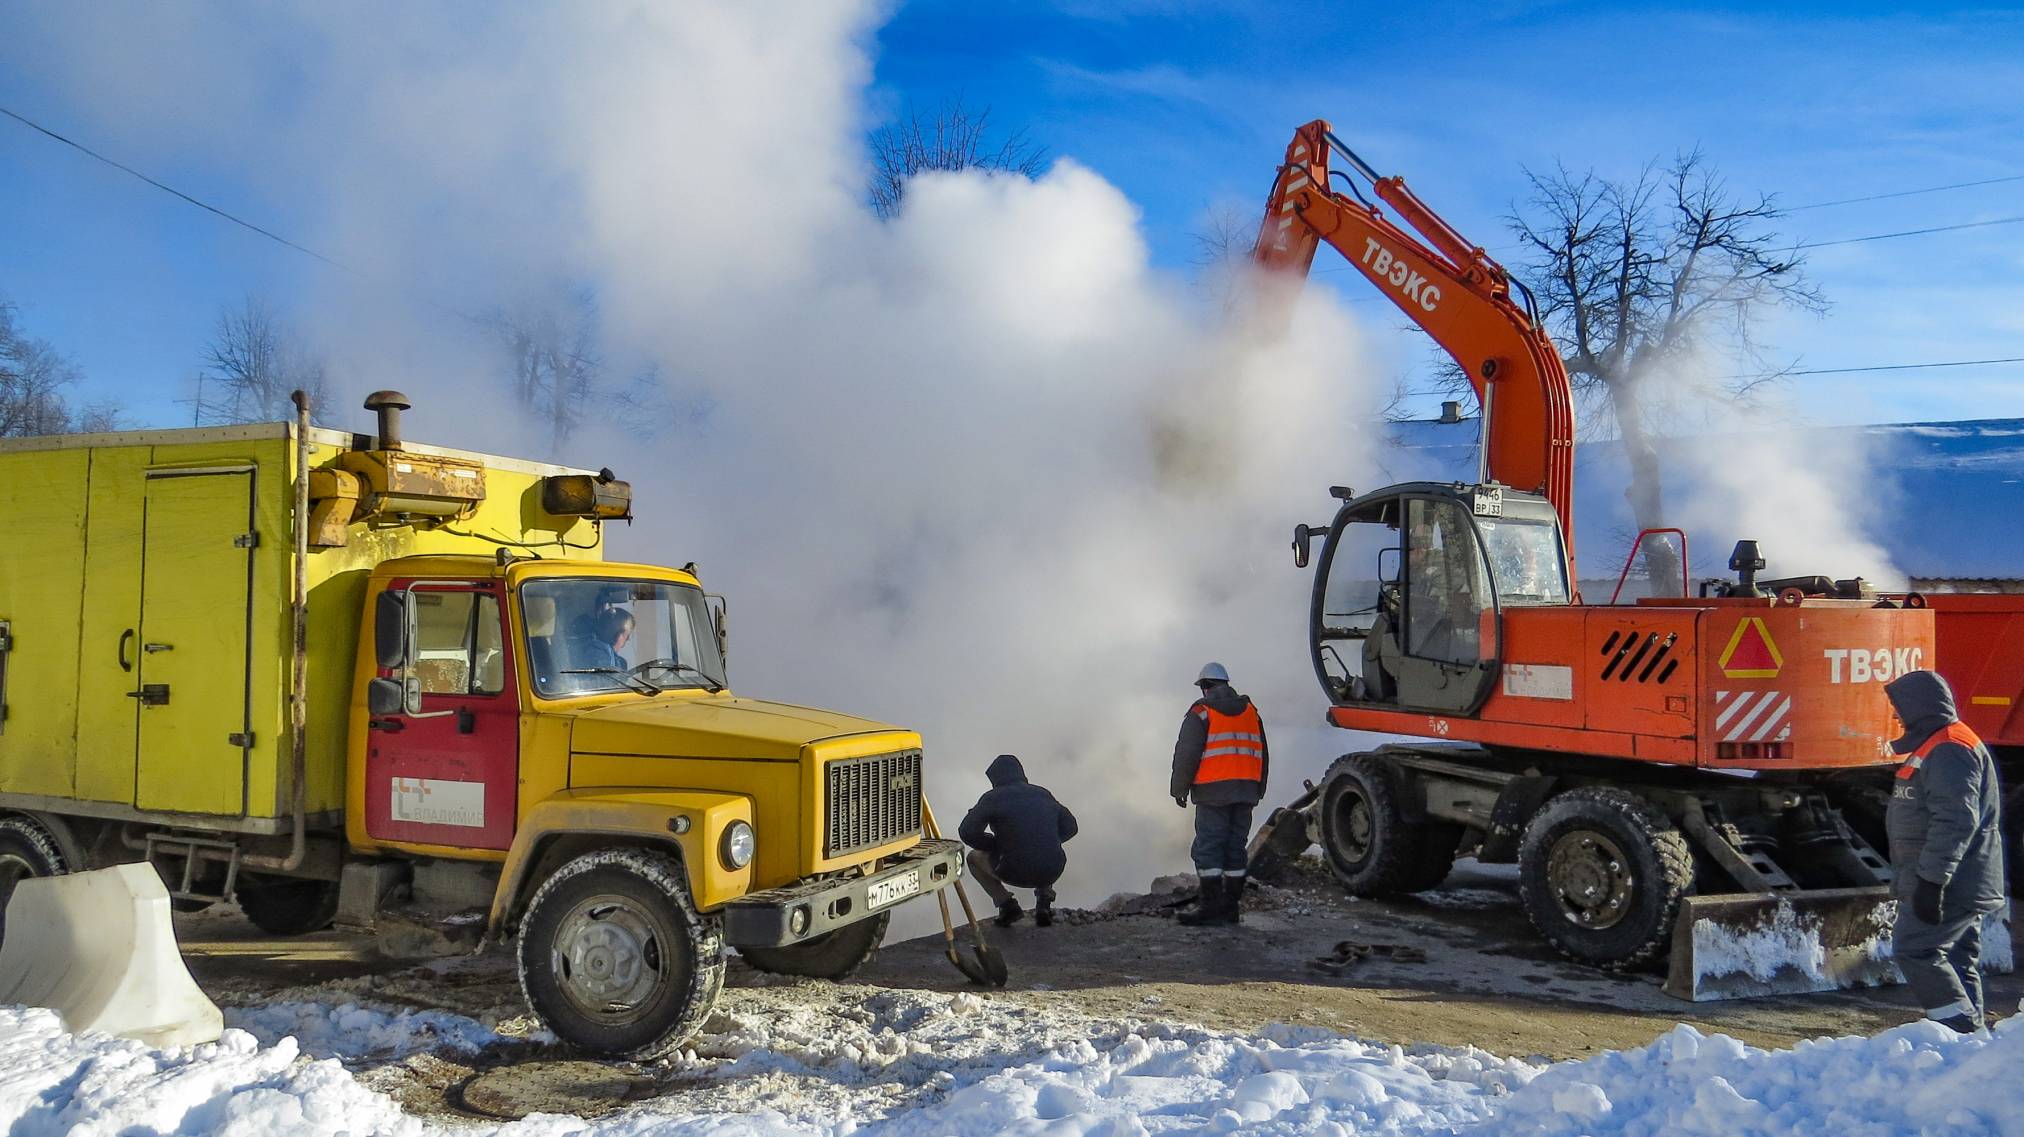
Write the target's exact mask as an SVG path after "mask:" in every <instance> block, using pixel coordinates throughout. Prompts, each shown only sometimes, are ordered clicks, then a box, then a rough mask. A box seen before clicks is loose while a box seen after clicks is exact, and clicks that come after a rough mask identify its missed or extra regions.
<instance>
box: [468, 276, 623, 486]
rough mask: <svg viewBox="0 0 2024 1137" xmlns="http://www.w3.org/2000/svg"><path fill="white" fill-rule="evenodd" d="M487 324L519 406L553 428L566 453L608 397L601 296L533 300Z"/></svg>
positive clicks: (553, 438) (552, 436)
mask: <svg viewBox="0 0 2024 1137" xmlns="http://www.w3.org/2000/svg"><path fill="white" fill-rule="evenodd" d="M487 324H488V327H489V328H490V330H491V332H492V335H493V338H494V339H495V340H496V341H497V343H498V344H499V346H500V348H502V349H503V350H504V352H505V355H506V362H507V367H508V373H507V379H508V384H509V387H510V390H511V391H512V395H513V401H514V402H515V403H516V404H518V405H519V407H520V409H521V410H522V411H524V412H526V413H527V414H528V415H530V416H532V417H534V418H536V419H537V420H539V421H541V422H542V423H543V424H544V425H545V426H546V427H547V430H548V436H549V441H550V444H551V445H552V446H554V447H555V448H556V449H557V450H560V449H561V448H562V446H563V444H564V443H566V442H567V441H569V436H570V435H571V434H573V433H575V431H576V429H577V428H578V427H579V426H581V425H582V423H583V420H584V418H585V417H586V416H587V415H588V414H590V413H591V411H592V409H593V408H594V407H595V405H596V404H597V403H598V402H599V401H600V400H602V399H604V398H605V397H606V395H607V392H606V390H605V370H606V369H605V360H604V351H603V348H602V345H601V342H600V329H599V319H598V310H597V298H596V296H595V295H594V294H592V293H591V292H590V290H588V289H577V290H574V291H571V292H569V293H567V294H566V295H564V296H562V297H560V298H559V299H555V300H551V301H530V302H527V303H523V304H521V305H519V306H518V307H515V308H513V309H510V310H501V311H499V312H496V313H494V314H493V315H492V316H491V318H490V319H489V320H488V321H487Z"/></svg>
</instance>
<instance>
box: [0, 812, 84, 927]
mask: <svg viewBox="0 0 2024 1137" xmlns="http://www.w3.org/2000/svg"><path fill="white" fill-rule="evenodd" d="M69 871H70V865H69V864H68V863H66V862H65V861H64V859H63V849H62V848H61V847H60V846H58V845H57V843H56V838H55V837H54V836H52V835H51V834H50V832H49V830H48V829H45V828H43V826H42V823H41V822H39V821H37V820H35V819H34V818H32V817H28V816H26V815H24V814H19V813H6V814H0V942H4V941H5V940H6V938H7V901H8V900H10V899H11V898H12V897H13V896H14V886H15V885H17V884H19V883H21V882H22V881H24V880H27V879H28V878H30V877H37V876H60V875H62V874H64V873H67V872H69Z"/></svg>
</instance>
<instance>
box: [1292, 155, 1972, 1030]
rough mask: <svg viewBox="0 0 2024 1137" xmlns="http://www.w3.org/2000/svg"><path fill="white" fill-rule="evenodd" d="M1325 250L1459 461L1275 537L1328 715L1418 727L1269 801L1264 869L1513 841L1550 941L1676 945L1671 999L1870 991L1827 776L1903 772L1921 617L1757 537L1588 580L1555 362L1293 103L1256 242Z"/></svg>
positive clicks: (1449, 235) (1525, 320)
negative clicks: (1760, 573)
mask: <svg viewBox="0 0 2024 1137" xmlns="http://www.w3.org/2000/svg"><path fill="white" fill-rule="evenodd" d="M1337 160H1340V164H1341V167H1342V168H1337ZM1323 244H1326V245H1328V246H1330V247H1332V248H1334V249H1335V250H1336V251H1337V252H1339V253H1340V254H1342V256H1343V258H1344V259H1345V260H1347V261H1348V262H1349V265H1350V267H1352V268H1353V269H1355V270H1356V271H1357V272H1359V273H1361V274H1362V275H1363V277H1364V278H1365V279H1366V280H1368V281H1369V282H1370V283H1371V284H1372V285H1374V286H1375V287H1376V288H1377V290H1378V291H1379V292H1380V293H1381V294H1382V295H1384V296H1385V297H1386V298H1387V299H1389V300H1390V301H1391V302H1392V303H1393V304H1394V305H1395V306H1396V307H1397V308H1398V309H1399V310H1400V311H1401V312H1403V313H1405V315H1406V316H1407V317H1408V318H1410V319H1411V320H1412V321H1413V322H1414V323H1416V324H1418V325H1419V326H1420V328H1422V329H1423V330H1425V331H1426V333H1427V334H1428V335H1429V336H1431V337H1432V338H1433V339H1434V341H1435V342H1436V343H1438V344H1440V345H1441V347H1442V348H1443V349H1445V350H1446V351H1447V352H1448V354H1449V355H1451V356H1452V357H1453V358H1454V360H1455V362H1456V363H1457V364H1458V365H1459V366H1460V367H1461V369H1462V370H1463V371H1464V372H1466V373H1467V375H1468V377H1469V382H1470V384H1471V385H1472V386H1473V387H1474V389H1475V393H1476V396H1477V401H1478V404H1479V406H1480V409H1481V419H1480V421H1481V442H1480V447H1479V449H1480V454H1479V465H1478V469H1477V472H1476V478H1475V481H1474V482H1467V483H1436V482H1414V483H1410V484H1405V485H1395V486H1388V487H1386V488H1384V489H1380V490H1376V491H1374V492H1368V493H1355V492H1353V491H1351V490H1350V489H1348V488H1346V487H1340V486H1338V487H1334V488H1333V489H1331V491H1330V493H1331V495H1332V496H1333V497H1334V498H1335V499H1336V502H1337V504H1336V506H1335V516H1334V518H1333V519H1332V520H1331V521H1330V522H1329V523H1327V524H1325V525H1302V526H1300V527H1298V528H1297V529H1296V531H1295V535H1294V559H1295V562H1296V564H1298V565H1300V566H1301V567H1303V568H1304V567H1307V566H1308V564H1309V562H1310V559H1312V561H1313V564H1314V569H1315V581H1314V591H1313V603H1312V609H1311V616H1310V649H1311V652H1312V655H1313V661H1314V668H1315V674H1316V676H1317V678H1318V679H1319V680H1320V682H1321V687H1322V689H1323V691H1324V692H1326V694H1327V696H1328V699H1329V703H1330V707H1329V710H1328V720H1329V721H1330V722H1331V723H1332V724H1334V725H1336V726H1339V727H1343V728H1346V729H1350V730H1358V731H1370V732H1376V733H1380V734H1388V735H1392V736H1405V737H1406V738H1407V739H1410V741H1398V742H1393V743H1389V744H1385V745H1380V746H1377V747H1376V748H1375V749H1372V750H1368V751H1364V752H1359V753H1353V754H1348V755H1345V756H1343V757H1342V758H1340V759H1338V760H1337V761H1336V762H1335V763H1334V764H1333V765H1332V766H1331V767H1330V768H1329V770H1328V772H1327V774H1326V776H1325V777H1324V778H1323V780H1322V781H1321V782H1320V783H1319V784H1310V786H1309V788H1308V792H1307V793H1306V794H1305V795H1303V796H1302V797H1301V798H1300V799H1299V800H1298V801H1296V802H1294V803H1293V804H1292V805H1291V806H1289V807H1286V808H1284V809H1281V810H1277V811H1275V812H1274V814H1273V816H1272V817H1271V818H1270V819H1268V822H1267V824H1266V826H1265V827H1264V828H1263V830H1262V831H1261V832H1260V834H1259V835H1258V837H1257V838H1255V839H1254V843H1253V849H1254V854H1255V857H1254V860H1255V861H1256V863H1257V864H1258V867H1259V868H1261V869H1264V870H1268V871H1269V869H1270V867H1271V863H1272V862H1273V861H1274V860H1276V859H1281V858H1284V857H1285V856H1287V855H1289V854H1297V853H1299V852H1301V851H1304V850H1305V849H1306V848H1307V847H1308V846H1309V845H1310V844H1312V843H1318V844H1319V845H1320V846H1321V849H1322V851H1323V853H1324V855H1325V859H1326V861H1327V863H1328V865H1329V867H1330V868H1331V869H1332V870H1333V872H1334V873H1335V875H1336V877H1337V878H1338V879H1339V880H1340V881H1341V882H1342V883H1343V885H1345V886H1346V887H1347V888H1348V889H1349V891H1351V892H1352V893H1355V894H1357V895H1361V896H1382V895H1387V894H1397V893H1409V892H1416V891H1422V890H1426V889H1430V888H1433V887H1435V886H1436V885H1438V884H1439V883H1440V882H1441V881H1442V880H1444V879H1445V878H1446V877H1447V875H1448V872H1449V870H1450V869H1451V868H1452V866H1453V864H1454V861H1455V859H1456V858H1457V857H1458V856H1463V855H1469V856H1474V857H1476V858H1477V859H1478V860H1479V861H1481V862H1485V863H1507V864H1508V863H1514V862H1515V863H1516V864H1517V866H1518V878H1519V889H1520V893H1521V895H1522V898H1523V901H1524V905H1525V908H1526V911H1527V914H1528V915H1529V917H1530V919H1531V921H1532V923H1533V925H1534V926H1535V927H1536V928H1537V929H1538V930H1539V932H1540V933H1541V935H1543V936H1544V937H1545V938H1546V939H1547V940H1548V941H1550V942H1551V943H1552V944H1553V945H1554V946H1555V947H1557V948H1559V949H1560V950H1561V951H1562V952H1563V953H1565V954H1566V955H1568V956H1570V957H1572V958H1574V959H1577V960H1581V961H1585V962H1588V963H1592V964H1596V965H1600V966H1604V967H1609V968H1616V969H1629V968H1642V967H1648V966H1651V965H1654V964H1657V963H1659V962H1660V961H1663V960H1667V959H1669V960H1670V963H1671V974H1670V977H1669V980H1668V984H1667V987H1668V990H1671V991H1672V992H1673V993H1675V994H1677V995H1680V996H1682V997H1686V998H1721V997H1730V996H1734V995H1740V994H1761V993H1769V992H1774V991H1800V990H1823V989H1829V988H1834V987H1841V986H1849V985H1867V984H1874V983H1882V982H1891V981H1894V978H1895V977H1894V975H1893V973H1892V972H1893V969H1892V968H1891V965H1890V964H1889V962H1888V960H1887V959H1882V958H1879V952H1878V950H1877V949H1878V948H1879V946H1880V945H1881V944H1884V943H1887V942H1888V940H1889V934H1888V933H1889V929H1890V922H1891V920H1892V919H1893V916H1894V908H1893V907H1892V905H1891V903H1890V896H1891V890H1890V884H1891V874H1890V868H1889V866H1888V864H1887V863H1886V861H1885V860H1884V859H1883V858H1882V857H1881V856H1879V855H1878V853H1877V852H1876V850H1875V849H1874V848H1873V847H1872V846H1871V845H1870V844H1868V843H1867V842H1865V841H1864V840H1863V839H1862V838H1861V837H1860V836H1858V834H1857V832H1856V831H1855V829H1854V828H1853V827H1851V825H1850V824H1849V823H1848V822H1847V820H1846V819H1845V818H1844V816H1843V814H1842V812H1841V810H1840V809H1839V808H1838V806H1837V796H1836V794H1837V787H1838V786H1839V785H1840V784H1841V782H1842V781H1843V780H1846V779H1848V778H1850V777H1852V776H1855V777H1859V776H1860V774H1861V773H1862V772H1864V771H1868V770H1871V769H1874V768H1877V767H1882V766H1888V765H1891V764H1893V763H1894V762H1895V759H1894V758H1893V757H1892V756H1891V755H1890V754H1889V751H1888V746H1887V742H1888V740H1889V739H1890V738H1892V737H1894V736H1895V733H1896V732H1895V730H1894V729H1893V720H1892V715H1891V711H1890V709H1889V704H1888V701H1887V700H1886V698H1885V697H1884V691H1883V687H1884V684H1885V683H1886V682H1888V681H1889V680H1890V679H1891V678H1893V677H1894V676H1896V675H1898V674H1900V673H1902V672H1904V671H1907V670H1911V669H1915V668H1919V667H1924V666H1929V661H1930V660H1931V659H1932V658H1933V635H1934V625H1933V614H1932V613H1931V612H1930V611H1926V610H1923V609H1922V608H1920V607H1918V606H1916V604H1915V603H1905V602H1902V601H1892V600H1879V599H1878V598H1876V597H1874V596H1873V595H1871V594H1866V593H1865V592H1863V591H1862V590H1861V589H1860V587H1859V586H1858V585H1857V584H1856V583H1855V582H1842V583H1841V584H1840V585H1836V584H1834V583H1833V582H1829V583H1828V585H1827V586H1825V587H1821V586H1817V585H1816V584H1814V583H1813V582H1814V581H1815V578H1806V579H1805V581H1804V582H1800V583H1796V584H1795V583H1792V582H1786V581H1767V582H1760V581H1759V580H1758V579H1757V576H1756V573H1757V570H1759V569H1761V568H1763V560H1762V559H1761V558H1760V557H1759V556H1758V555H1757V550H1756V546H1755V544H1754V543H1753V542H1742V543H1740V544H1739V545H1738V546H1737V550H1736V553H1735V556H1734V557H1732V559H1731V561H1730V566H1729V567H1730V568H1731V569H1732V570H1734V571H1735V572H1736V573H1737V577H1736V579H1735V580H1734V581H1724V582H1722V584H1721V586H1720V587H1719V588H1716V589H1713V590H1709V589H1706V588H1704V589H1702V590H1701V591H1702V593H1703V594H1702V595H1699V596H1689V595H1688V593H1689V591H1690V588H1689V583H1688V581H1687V580H1686V577H1685V572H1686V569H1685V566H1686V565H1687V558H1686V555H1685V554H1686V549H1685V547H1684V546H1685V540H1686V535H1685V534H1684V533H1682V532H1679V531H1677V530H1670V531H1649V532H1646V533H1643V534H1640V535H1639V537H1638V540H1637V542H1636V543H1634V545H1633V547H1632V551H1631V558H1630V560H1628V561H1626V564H1625V570H1624V576H1623V577H1620V578H1619V581H1618V587H1617V593H1616V594H1615V595H1613V596H1612V597H1611V602H1610V603H1608V604H1596V603H1588V602H1586V601H1584V600H1583V598H1582V597H1581V596H1580V594H1579V592H1578V590H1577V588H1576V584H1575V581H1574V577H1573V573H1572V565H1573V557H1572V553H1571V549H1570V543H1569V538H1570V534H1571V532H1572V529H1571V521H1572V517H1571V505H1572V498H1573V480H1574V478H1573V465H1574V463H1573V458H1574V413H1573V401H1572V396H1571V390H1570V384H1569V381H1568V376H1567V370H1566V368H1565V366H1564V365H1563V364H1562V362H1561V359H1560V355H1559V353H1558V351H1557V350H1556V349H1555V348H1554V346H1553V343H1552V341H1551V339H1550V338H1549V337H1548V335H1547V333H1546V331H1545V329H1544V327H1543V326H1542V324H1541V321H1540V318H1539V314H1538V310H1537V307H1536V305H1535V304H1534V302H1533V300H1532V298H1531V296H1530V295H1529V293H1528V292H1527V291H1526V289H1525V288H1524V286H1523V285H1522V284H1521V283H1519V282H1518V281H1517V280H1515V279H1513V278H1512V277H1511V276H1510V274H1509V273H1507V272H1506V271H1505V270H1504V268H1503V267H1502V266H1501V265H1499V264H1498V263H1497V262H1496V261H1494V260H1492V259H1491V258H1490V256H1489V255H1488V254H1487V253H1485V252H1484V250H1483V249H1482V248H1481V247H1480V246H1476V245H1473V244H1471V243H1470V242H1468V241H1467V240H1465V239H1464V238H1463V237H1462V236H1461V235H1460V234H1459V233H1457V232H1456V231H1455V229H1454V228H1453V227H1451V226H1449V225H1448V224H1447V223H1446V222H1445V221H1443V220H1442V219H1441V218H1440V217H1439V216H1438V215H1436V214H1435V213H1434V211H1433V210H1432V209H1429V208H1428V207H1427V206H1426V204H1425V203H1423V202H1422V201H1421V200H1420V199H1419V198H1418V197H1416V196H1414V194H1413V193H1412V191H1410V190H1409V189H1407V188H1406V184H1405V182H1404V181H1403V180H1402V179H1400V178H1398V177H1385V176H1380V175H1379V174H1378V173H1377V172H1376V171H1375V170H1374V169H1372V167H1371V166H1370V165H1369V164H1368V163H1366V162H1364V161H1363V160H1362V159H1361V158H1359V157H1357V155H1356V154H1355V153H1354V152H1352V151H1351V150H1350V149H1349V148H1348V147H1347V146H1345V145H1344V144H1343V143H1342V141H1341V140H1340V139H1338V138H1337V137H1336V136H1335V134H1334V132H1333V131H1332V130H1331V129H1330V128H1329V124H1328V123H1326V122H1322V121H1317V122H1312V123H1309V124H1307V125H1306V126H1303V127H1301V128H1300V130H1299V131H1298V133H1296V134H1295V135H1294V138H1293V142H1292V144H1291V145H1290V146H1289V147H1288V148H1287V151H1286V161H1285V163H1284V164H1283V165H1282V166H1281V167H1280V168H1279V174H1278V177H1277V179H1276V180H1275V182H1274V184H1273V189H1272V196H1271V199H1270V201H1269V203H1268V205H1267V207H1266V211H1265V217H1264V221H1263V224H1262V226H1261V228H1260V231H1259V236H1258V241H1257V244H1256V246H1255V249H1254V257H1255V259H1256V261H1257V264H1258V265H1259V266H1260V268H1261V270H1262V271H1263V272H1264V273H1265V274H1267V275H1272V274H1277V275H1280V276H1283V277H1291V278H1293V279H1299V278H1302V277H1304V276H1305V275H1306V273H1307V272H1308V270H1309V269H1310V268H1311V266H1312V264H1313V261H1314V256H1315V253H1316V251H1317V250H1318V249H1319V248H1320V247H1321V246H1322V245H1323ZM1648 541H1666V542H1668V543H1669V544H1670V543H1673V542H1677V547H1676V548H1673V549H1671V550H1670V551H1671V552H1672V553H1673V556H1671V557H1670V558H1666V560H1665V561H1664V562H1661V563H1673V564H1677V565H1679V566H1681V569H1680V571H1681V573H1682V575H1681V578H1680V579H1679V580H1678V581H1670V580H1654V581H1648V582H1645V585H1646V590H1647V591H1649V592H1651V593H1655V594H1656V595H1647V596H1644V597H1642V598H1639V599H1637V600H1635V601H1630V602H1624V603H1617V602H1616V601H1617V600H1618V599H1619V597H1620V596H1621V594H1622V593H1623V592H1624V590H1625V585H1626V582H1627V580H1628V578H1629V575H1630V564H1631V563H1632V562H1634V561H1635V560H1636V559H1637V556H1638V551H1639V549H1640V548H1641V547H1642V546H1643V544H1644V543H1645V542H1648ZM1317 544H1318V549H1317V548H1316V545H1317Z"/></svg>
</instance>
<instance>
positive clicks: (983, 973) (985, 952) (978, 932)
mask: <svg viewBox="0 0 2024 1137" xmlns="http://www.w3.org/2000/svg"><path fill="white" fill-rule="evenodd" d="M921 811H922V812H921V820H922V823H923V826H924V827H925V828H926V830H927V833H928V836H929V837H930V838H931V839H933V840H937V841H939V840H941V839H942V827H941V826H939V825H937V824H935V811H934V810H933V809H931V808H929V806H928V803H927V802H926V801H923V802H921ZM955 889H956V899H958V900H960V901H962V902H963V915H964V916H965V917H966V918H968V920H969V921H970V939H971V942H973V943H974V944H975V945H976V950H977V958H976V959H975V960H969V959H965V958H963V956H962V955H961V954H960V953H959V952H957V950H956V930H955V928H954V926H953V925H952V924H951V922H950V919H949V898H948V895H947V893H946V891H944V892H938V893H936V894H935V899H936V900H937V901H938V902H939V903H940V904H941V906H942V934H943V938H944V939H945V941H946V942H947V944H948V954H949V962H951V963H953V964H955V965H956V970H958V971H960V972H962V973H963V974H964V975H967V976H969V977H970V981H971V982H973V983H981V984H987V985H989V986H992V987H1003V986H1004V985H1005V984H1006V983H1007V982H1008V981H1009V980H1010V978H1011V972H1010V971H1009V970H1008V969H1007V968H1006V966H1005V957H1004V956H1002V955H999V954H998V952H997V950H996V949H995V948H993V947H992V946H991V945H990V944H988V943H986V942H985V940H984V927H983V925H981V924H979V923H978V922H977V913H976V910H975V909H973V908H971V907H970V894H969V893H967V892H964V891H963V882H962V880H961V878H958V879H957V881H956V884H955Z"/></svg>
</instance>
